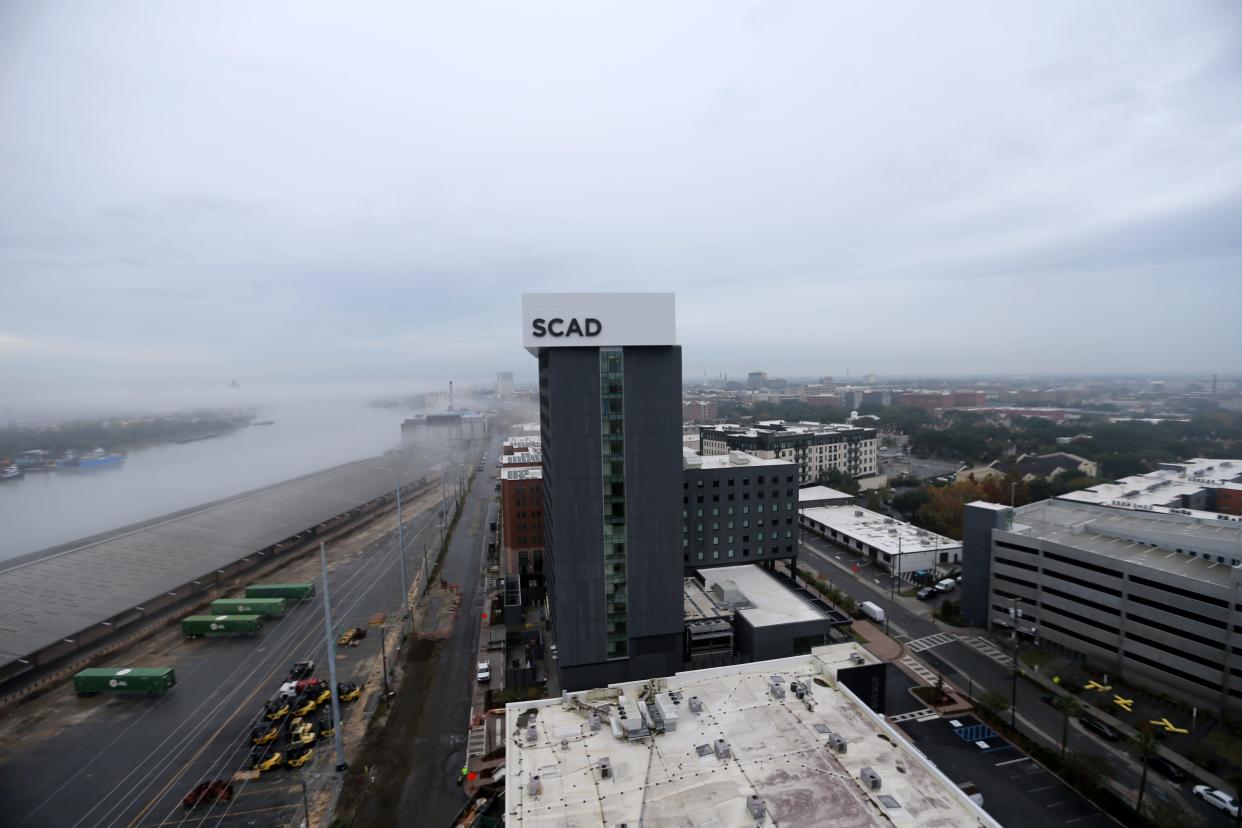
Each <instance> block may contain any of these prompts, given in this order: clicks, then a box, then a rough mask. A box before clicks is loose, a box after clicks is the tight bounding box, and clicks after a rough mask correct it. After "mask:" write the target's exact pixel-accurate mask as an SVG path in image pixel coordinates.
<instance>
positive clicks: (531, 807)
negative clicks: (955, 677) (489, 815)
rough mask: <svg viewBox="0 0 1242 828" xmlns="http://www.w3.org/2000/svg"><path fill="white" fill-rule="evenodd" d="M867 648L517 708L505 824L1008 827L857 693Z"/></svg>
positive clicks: (868, 659) (867, 666)
mask: <svg viewBox="0 0 1242 828" xmlns="http://www.w3.org/2000/svg"><path fill="white" fill-rule="evenodd" d="M874 669H881V670H882V669H883V665H880V664H878V663H877V662H876V660H875V658H874V657H873V656H872V655H870V654H869V653H868V652H867V651H866V650H863V649H862V648H861V647H859V646H858V645H857V644H854V643H848V644H836V645H831V646H826V647H819V648H816V649H815V650H813V651H812V652H811V653H810V654H809V655H804V656H795V657H791V658H785V659H779V660H774V661H763V662H753V663H749V664H742V665H733V666H729V667H717V668H711V669H705V670H693V671H688V672H681V673H677V674H676V675H673V676H671V677H668V678H657V679H653V680H650V681H645V682H625V683H618V684H613V685H610V686H608V687H602V688H599V689H595V690H586V691H582V692H577V693H566V694H564V695H563V696H562V697H561V698H557V699H543V700H540V701H527V702H515V703H512V704H509V705H507V706H506V708H505V732H506V733H507V734H509V737H508V745H507V747H506V760H505V777H504V779H505V824H506V825H508V826H510V828H536V827H537V826H558V828H559V827H560V826H568V825H573V826H595V825H600V826H603V825H608V826H616V825H634V826H637V825H645V826H676V828H757V827H758V826H776V825H793V826H819V825H824V826H827V825H842V826H850V828H891V827H892V826H894V825H899V826H911V828H983V827H984V826H986V827H987V828H999V823H997V822H996V821H995V820H994V819H992V818H991V817H990V816H988V814H987V813H985V812H984V811H983V810H982V809H981V808H979V807H978V806H977V805H975V804H974V803H973V802H971V800H970V799H969V797H968V796H967V795H966V794H965V793H964V792H963V791H962V790H961V789H960V788H958V787H957V786H956V785H955V784H954V783H953V782H952V781H951V780H950V779H949V778H948V777H946V776H945V774H944V773H942V772H941V771H940V769H939V768H937V767H936V766H935V765H934V764H933V763H932V762H930V761H929V760H928V759H927V758H926V757H925V756H924V755H923V754H922V753H921V752H920V751H918V750H917V749H915V748H914V747H913V746H912V745H911V744H910V742H909V741H908V740H907V739H906V737H905V736H904V735H903V734H902V733H901V732H900V731H898V730H897V729H896V728H894V727H893V726H892V725H890V724H888V723H887V722H886V721H885V720H884V719H883V718H882V717H881V716H879V715H877V714H876V713H874V712H872V710H870V709H869V708H868V707H867V706H866V705H865V704H863V703H862V702H861V701H860V699H859V697H858V696H857V695H855V693H854V692H853V690H851V689H850V688H851V686H853V685H852V683H851V681H850V676H851V674H856V675H863V674H866V672H867V671H869V670H874Z"/></svg>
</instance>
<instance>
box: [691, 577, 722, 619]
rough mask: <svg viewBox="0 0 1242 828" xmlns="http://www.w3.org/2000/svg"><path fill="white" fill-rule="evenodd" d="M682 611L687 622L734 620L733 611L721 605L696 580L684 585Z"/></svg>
mask: <svg viewBox="0 0 1242 828" xmlns="http://www.w3.org/2000/svg"><path fill="white" fill-rule="evenodd" d="M681 596H682V609H683V613H682V615H683V617H684V618H685V619H686V621H711V620H715V619H731V618H733V610H731V609H729V608H728V607H726V606H723V605H721V604H720V603H719V602H717V601H716V599H715V597H713V596H712V594H711V593H710V592H708V590H707V588H706V587H705V586H704V585H703V584H701V583H699V581H698V580H697V579H695V578H686V579H685V580H684V581H683V583H682V590H681Z"/></svg>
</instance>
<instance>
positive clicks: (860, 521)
mask: <svg viewBox="0 0 1242 828" xmlns="http://www.w3.org/2000/svg"><path fill="white" fill-rule="evenodd" d="M802 514H803V515H805V516H806V517H808V518H810V519H811V520H813V521H816V522H817V523H821V524H823V525H824V526H827V527H828V528H830V529H835V530H837V531H838V532H841V533H843V534H845V535H848V536H849V537H851V538H857V539H858V540H860V541H862V542H863V543H867V544H870V545H871V546H874V547H875V548H876V549H878V550H880V551H881V552H883V553H884V554H886V555H896V554H897V553H898V552H901V553H902V554H910V553H913V552H926V551H928V550H935V549H956V548H957V547H960V546H961V545H962V542H961V541H957V540H953V539H952V538H946V537H945V536H944V535H937V534H936V533H935V532H929V531H928V530H926V529H920V528H919V527H917V526H915V525H914V524H912V523H906V522H905V521H903V520H897V519H896V518H891V517H886V516H885V515H881V514H879V513H878V512H872V511H871V510H869V509H863V508H862V507H860V506H813V507H811V508H809V509H803V510H802Z"/></svg>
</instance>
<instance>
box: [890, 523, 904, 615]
mask: <svg viewBox="0 0 1242 828" xmlns="http://www.w3.org/2000/svg"><path fill="white" fill-rule="evenodd" d="M894 572H896V576H894V574H893V573H894ZM899 578H901V535H898V536H897V567H896V569H895V570H894V568H893V567H891V566H890V567H889V568H888V600H890V601H891V600H893V585H894V584H895V583H896V582H897V580H898V579H899Z"/></svg>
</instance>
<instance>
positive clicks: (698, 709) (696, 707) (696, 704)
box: [690, 696, 703, 713]
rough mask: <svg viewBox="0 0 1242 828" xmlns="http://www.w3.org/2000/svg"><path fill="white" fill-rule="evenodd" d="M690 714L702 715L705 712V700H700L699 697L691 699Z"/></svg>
mask: <svg viewBox="0 0 1242 828" xmlns="http://www.w3.org/2000/svg"><path fill="white" fill-rule="evenodd" d="M690 712H691V713H702V712H703V700H702V699H700V698H699V697H698V696H691V697H690Z"/></svg>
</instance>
